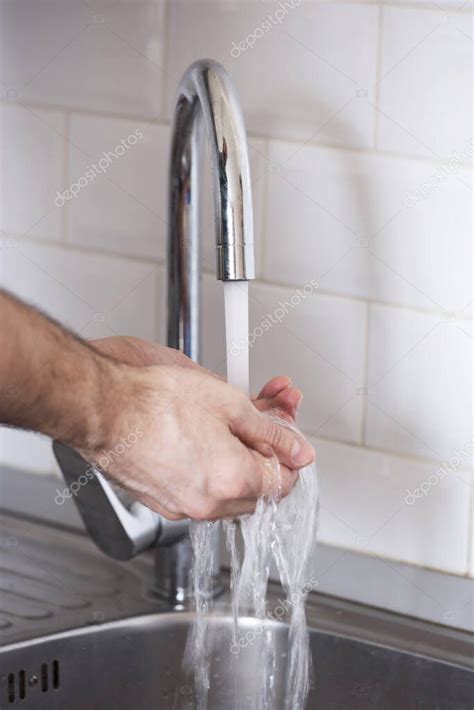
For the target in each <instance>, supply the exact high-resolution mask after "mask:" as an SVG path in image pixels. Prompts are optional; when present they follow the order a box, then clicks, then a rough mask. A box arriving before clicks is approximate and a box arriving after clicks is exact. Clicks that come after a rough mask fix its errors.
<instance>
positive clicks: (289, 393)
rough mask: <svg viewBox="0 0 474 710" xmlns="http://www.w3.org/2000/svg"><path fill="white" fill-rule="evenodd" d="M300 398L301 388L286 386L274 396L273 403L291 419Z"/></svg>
mask: <svg viewBox="0 0 474 710" xmlns="http://www.w3.org/2000/svg"><path fill="white" fill-rule="evenodd" d="M302 399H303V393H302V392H301V390H299V389H296V388H295V387H288V388H287V389H285V390H282V392H280V394H278V395H277V396H276V397H275V400H274V403H275V404H276V405H277V407H279V408H280V409H283V411H284V412H286V413H287V414H289V415H290V417H291V418H292V419H296V415H297V414H298V409H299V407H300V405H301V401H302Z"/></svg>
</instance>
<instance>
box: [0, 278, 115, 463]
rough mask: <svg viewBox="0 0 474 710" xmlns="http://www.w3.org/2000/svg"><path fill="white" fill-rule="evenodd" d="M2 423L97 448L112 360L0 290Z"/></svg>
mask: <svg viewBox="0 0 474 710" xmlns="http://www.w3.org/2000/svg"><path fill="white" fill-rule="evenodd" d="M0 312H1V318H2V324H1V328H0V353H2V356H1V358H2V362H1V367H0V423H2V424H7V425H10V426H15V427H21V428H23V429H31V430H33V431H37V432H41V433H43V434H47V435H48V436H51V437H52V438H56V439H59V440H61V441H63V442H64V443H67V444H70V445H71V446H75V447H79V448H80V447H84V448H88V449H95V448H98V447H100V446H102V445H103V444H104V442H106V440H107V432H106V431H105V430H104V427H105V423H106V421H107V419H106V417H104V416H103V412H104V411H106V408H107V406H108V400H109V398H110V396H111V394H110V391H111V389H112V388H111V383H112V381H113V380H114V377H115V369H116V367H117V366H116V364H115V363H114V362H113V361H112V360H111V359H109V358H107V357H105V356H103V355H101V354H100V353H98V352H96V351H95V350H94V349H93V348H91V347H89V346H88V345H87V343H86V342H84V341H82V340H80V339H79V338H77V337H76V336H74V335H73V334H72V333H70V332H68V331H67V330H66V329H64V328H62V327H61V326H60V325H59V324H57V323H55V322H54V321H52V320H50V319H49V318H47V317H46V316H44V315H43V314H42V313H40V312H38V311H37V310H35V309H34V308H31V307H30V306H27V305H25V304H23V303H21V302H20V301H18V300H17V299H15V298H14V297H13V296H11V295H9V294H7V293H5V292H4V291H1V290H0Z"/></svg>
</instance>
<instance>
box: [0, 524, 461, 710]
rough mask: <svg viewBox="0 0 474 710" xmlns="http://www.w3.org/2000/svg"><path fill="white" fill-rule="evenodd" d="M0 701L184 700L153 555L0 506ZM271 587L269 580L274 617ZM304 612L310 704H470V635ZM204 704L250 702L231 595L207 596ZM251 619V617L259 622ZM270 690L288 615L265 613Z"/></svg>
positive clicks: (172, 703) (151, 705) (335, 709)
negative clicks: (127, 552) (129, 557)
mask: <svg viewBox="0 0 474 710" xmlns="http://www.w3.org/2000/svg"><path fill="white" fill-rule="evenodd" d="M0 536H1V539H3V540H8V541H9V544H8V545H3V546H2V547H1V549H0V708H1V710H9V708H12V710H14V709H15V708H22V709H23V710H104V709H108V708H110V710H171V709H172V710H191V709H193V710H194V708H196V702H195V698H194V695H193V685H192V679H190V678H189V677H188V676H187V674H186V673H185V672H183V670H182V657H183V651H184V647H185V642H186V636H187V633H188V629H189V625H190V624H191V623H192V621H193V618H194V617H193V614H192V612H190V611H186V610H182V611H176V610H172V609H170V607H169V606H168V605H167V604H166V603H164V602H159V601H158V600H157V599H156V598H153V597H152V596H150V594H149V592H148V590H149V586H150V580H151V579H152V568H153V555H146V554H145V555H141V556H140V558H137V559H136V560H134V561H132V562H129V563H126V564H123V563H118V562H115V561H112V560H109V559H107V558H105V557H104V556H103V555H102V554H101V553H100V552H99V551H98V550H97V549H96V548H95V547H94V545H93V544H92V543H91V541H90V540H88V539H87V538H86V537H85V536H84V535H79V534H75V533H72V532H70V531H67V530H65V529H59V528H54V527H52V526H47V525H44V524H37V523H33V522H28V521H24V520H20V519H18V518H16V519H15V518H13V517H10V516H1V515H0ZM281 594H282V592H281V589H280V588H279V586H278V585H275V584H272V585H270V589H269V610H270V611H271V612H272V611H273V615H274V617H278V613H275V609H276V607H277V606H278V604H279V597H281ZM306 616H307V620H308V626H309V628H310V640H311V649H312V655H313V664H314V688H313V689H312V690H311V693H310V696H309V698H308V703H307V708H308V710H313V709H314V710H365V709H367V710H472V708H473V707H474V671H473V661H472V639H471V637H470V635H469V634H467V633H466V632H463V631H459V630H455V629H449V628H446V627H440V626H436V625H433V624H428V623H426V622H422V621H419V620H416V619H410V618H407V617H404V616H399V615H397V614H393V613H389V612H386V611H382V610H380V609H374V608H370V607H364V606H362V605H358V604H354V603H351V602H347V601H343V600H341V599H336V598H331V597H327V596H324V595H322V594H311V595H310V599H309V600H308V604H307V609H306ZM210 623H211V626H212V627H213V628H214V629H215V631H216V634H215V638H216V642H215V646H214V656H213V661H212V666H211V671H210V678H211V692H210V695H209V710H252V708H254V707H255V696H256V693H257V690H258V687H259V683H260V682H261V676H262V662H261V652H260V649H259V645H258V639H259V638H260V637H259V634H258V633H257V630H258V629H257V628H256V622H255V620H253V619H250V618H247V619H243V620H242V621H241V631H242V633H246V632H248V631H252V629H255V631H256V638H257V641H256V642H255V643H250V644H249V645H248V646H247V647H246V648H244V649H242V650H241V651H240V653H239V655H238V656H235V655H233V654H232V652H231V646H230V641H231V624H232V622H231V617H230V612H229V600H228V598H227V597H226V596H225V595H224V596H223V597H222V598H220V599H219V600H218V601H217V602H216V604H215V614H214V616H213V618H212V621H211V622H210ZM258 628H259V627H258ZM273 631H274V637H275V642H276V673H275V702H274V705H273V707H272V710H283V707H282V691H283V682H284V674H285V664H286V651H287V632H288V629H287V626H286V625H285V624H283V623H277V622H274V623H273Z"/></svg>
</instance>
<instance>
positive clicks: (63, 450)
mask: <svg viewBox="0 0 474 710" xmlns="http://www.w3.org/2000/svg"><path fill="white" fill-rule="evenodd" d="M53 451H54V455H55V457H56V460H57V462H58V464H59V467H60V469H61V471H62V474H63V476H64V479H65V481H66V483H67V485H68V488H69V490H70V491H71V494H72V495H73V496H74V501H75V503H76V506H77V508H78V511H79V513H80V515H81V518H82V520H83V521H84V525H85V527H86V529H87V531H88V533H89V535H90V536H91V538H92V539H93V540H94V542H95V543H96V545H97V546H98V547H99V548H100V549H101V550H102V552H105V554H107V555H109V556H110V557H113V558H115V559H118V560H128V559H130V558H131V557H134V556H135V555H137V554H138V553H139V552H143V550H146V549H147V548H149V547H151V546H152V545H153V544H154V543H156V542H158V541H159V542H160V543H161V544H170V543H172V542H176V540H178V539H180V538H181V537H184V536H185V535H186V534H187V532H188V524H187V521H177V522H171V521H169V520H165V519H164V518H162V517H161V516H160V515H159V514H158V513H155V512H153V511H152V510H150V508H147V507H146V506H144V505H142V504H141V503H138V502H137V501H134V502H133V503H132V504H131V505H130V507H127V506H125V505H124V503H122V501H121V500H120V499H119V497H118V496H117V494H116V493H115V491H114V489H113V488H112V486H111V484H110V483H109V482H108V481H107V480H106V479H105V478H104V476H103V475H102V474H101V473H100V472H99V471H98V470H97V469H96V468H95V467H94V466H92V465H91V464H89V463H88V462H87V461H86V460H85V459H83V458H82V456H81V455H80V454H79V453H78V452H77V451H75V450H74V449H71V448H70V447H69V446H65V445H64V444H61V443H60V442H59V441H54V442H53Z"/></svg>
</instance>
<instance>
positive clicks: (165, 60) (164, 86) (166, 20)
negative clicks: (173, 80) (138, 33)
mask: <svg viewBox="0 0 474 710" xmlns="http://www.w3.org/2000/svg"><path fill="white" fill-rule="evenodd" d="M170 14H171V11H170V3H169V0H165V3H164V9H163V27H164V30H165V32H164V38H163V52H162V62H161V63H162V70H161V74H162V76H161V96H160V104H161V105H160V115H161V116H163V119H162V120H165V119H164V117H165V116H166V111H165V106H166V97H167V95H168V82H167V77H168V71H167V67H168V64H169V57H168V50H169V34H170ZM168 125H170V124H169V123H168Z"/></svg>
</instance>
